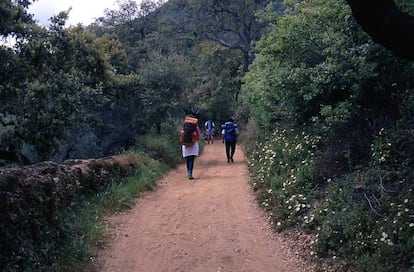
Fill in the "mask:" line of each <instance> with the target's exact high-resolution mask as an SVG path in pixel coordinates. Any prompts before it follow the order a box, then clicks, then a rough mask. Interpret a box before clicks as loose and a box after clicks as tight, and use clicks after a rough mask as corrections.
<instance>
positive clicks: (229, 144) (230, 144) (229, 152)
mask: <svg viewBox="0 0 414 272" xmlns="http://www.w3.org/2000/svg"><path fill="white" fill-rule="evenodd" d="M221 128H222V131H221V135H222V139H223V143H224V144H225V145H226V156H227V162H228V163H230V162H234V159H233V156H234V153H235V152H236V143H237V136H238V135H239V128H238V126H237V124H236V123H234V120H233V118H230V119H229V120H228V121H227V122H225V123H224V124H223V125H221Z"/></svg>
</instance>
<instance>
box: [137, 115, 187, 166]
mask: <svg viewBox="0 0 414 272" xmlns="http://www.w3.org/2000/svg"><path fill="white" fill-rule="evenodd" d="M179 128H180V125H179V123H178V121H175V122H174V121H170V122H165V123H163V124H162V126H161V131H162V133H161V134H159V133H157V132H156V130H155V129H154V130H152V131H151V132H150V133H148V134H146V135H143V136H139V137H138V138H137V141H136V144H135V147H134V149H135V150H136V151H137V152H140V153H144V154H146V155H148V156H149V157H151V158H153V159H155V160H160V161H162V162H163V163H165V164H167V165H168V166H170V167H175V166H177V165H178V164H180V163H181V162H182V155H181V145H180V142H179Z"/></svg>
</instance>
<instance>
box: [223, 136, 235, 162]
mask: <svg viewBox="0 0 414 272" xmlns="http://www.w3.org/2000/svg"><path fill="white" fill-rule="evenodd" d="M225 143H226V156H227V160H233V155H234V152H235V151H236V141H225Z"/></svg>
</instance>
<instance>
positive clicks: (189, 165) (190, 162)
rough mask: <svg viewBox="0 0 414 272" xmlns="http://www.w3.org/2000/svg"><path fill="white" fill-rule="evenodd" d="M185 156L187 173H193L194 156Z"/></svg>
mask: <svg viewBox="0 0 414 272" xmlns="http://www.w3.org/2000/svg"><path fill="white" fill-rule="evenodd" d="M185 158H186V160H187V173H189V174H192V173H193V167H194V160H195V156H187V157H185Z"/></svg>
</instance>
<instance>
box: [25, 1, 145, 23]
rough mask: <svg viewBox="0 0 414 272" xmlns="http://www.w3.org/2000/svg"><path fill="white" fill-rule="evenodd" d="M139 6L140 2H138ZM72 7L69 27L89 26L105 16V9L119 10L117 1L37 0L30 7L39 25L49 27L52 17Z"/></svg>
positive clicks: (30, 11)
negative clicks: (80, 24) (77, 25)
mask: <svg viewBox="0 0 414 272" xmlns="http://www.w3.org/2000/svg"><path fill="white" fill-rule="evenodd" d="M136 2H137V3H138V4H139V2H140V1H139V0H137V1H136ZM70 7H72V10H71V11H70V13H69V18H68V21H67V24H68V25H76V24H78V23H82V24H83V25H89V24H90V23H92V22H93V21H94V20H95V19H96V18H98V17H101V16H103V15H104V10H105V9H118V4H117V0H37V1H35V2H34V3H33V4H32V5H31V6H30V7H29V13H31V14H33V15H34V17H35V20H36V21H37V23H38V24H39V25H42V26H47V25H48V24H49V23H50V22H49V21H48V20H49V18H50V17H52V16H54V15H57V14H58V13H59V12H61V11H67V10H68V9H69V8H70Z"/></svg>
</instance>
